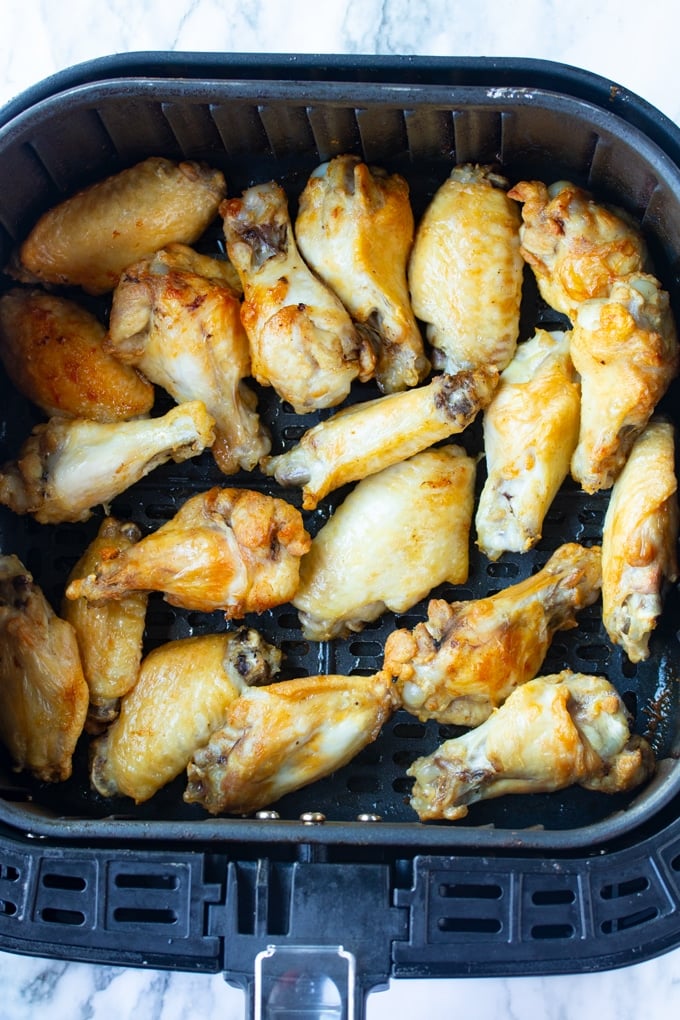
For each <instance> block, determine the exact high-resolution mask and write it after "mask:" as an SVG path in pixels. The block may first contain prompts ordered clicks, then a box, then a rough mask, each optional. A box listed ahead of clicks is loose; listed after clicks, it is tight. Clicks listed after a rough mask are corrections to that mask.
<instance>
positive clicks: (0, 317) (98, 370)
mask: <svg viewBox="0 0 680 1020" xmlns="http://www.w3.org/2000/svg"><path fill="white" fill-rule="evenodd" d="M105 336H106V329H105V327H104V326H103V325H102V324H101V322H100V321H99V319H97V318H96V316H94V315H93V314H92V313H91V312H89V311H88V310H87V309H85V308H82V307H81V306H80V305H78V304H77V303H76V302H75V301H71V300H69V299H67V298H64V297H58V296H56V295H54V294H48V293H46V292H45V291H42V290H38V289H37V288H30V289H21V288H19V287H14V288H13V289H12V290H10V291H8V292H7V293H6V294H3V296H2V297H0V358H2V363H3V365H4V367H5V371H6V372H7V375H8V376H9V378H10V379H11V381H12V382H13V383H14V385H15V386H16V388H17V389H18V390H19V391H20V392H21V393H23V395H24V396H25V397H28V399H29V400H31V401H33V403H34V404H36V405H37V406H38V407H39V408H41V410H43V411H44V412H45V414H46V415H47V416H48V417H52V416H53V415H64V416H66V417H68V418H89V419H90V420H92V421H103V422H111V421H124V420H125V419H127V418H138V417H140V416H141V415H145V414H148V412H149V411H150V410H151V407H152V406H153V402H154V388H153V386H152V385H151V383H150V382H149V381H148V380H147V379H145V378H144V377H143V376H141V375H140V374H139V372H137V371H136V370H135V369H134V368H130V367H129V366H128V365H121V363H120V361H118V359H117V358H114V357H113V355H111V354H110V353H108V351H106V350H105V349H104V338H105Z"/></svg>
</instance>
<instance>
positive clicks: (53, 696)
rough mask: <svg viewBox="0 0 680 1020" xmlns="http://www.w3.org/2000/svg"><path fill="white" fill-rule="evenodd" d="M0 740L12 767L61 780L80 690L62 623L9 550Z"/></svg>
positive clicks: (4, 574) (73, 644)
mask: <svg viewBox="0 0 680 1020" xmlns="http://www.w3.org/2000/svg"><path fill="white" fill-rule="evenodd" d="M0 677H1V678H2V682H1V683H0V739H1V740H2V742H3V743H4V744H5V746H6V747H7V749H8V751H9V753H10V755H11V757H12V760H13V762H14V766H15V768H16V770H17V771H21V770H23V769H26V770H28V771H29V772H32V773H33V774H34V775H35V776H36V777H37V778H38V779H41V780H43V781H44V782H60V781H62V780H64V779H68V778H69V776H70V775H71V771H72V757H73V752H74V750H75V747H76V744H77V742H78V738H79V737H80V734H81V733H82V730H83V725H84V723H85V715H86V713H87V702H88V691H87V683H86V682H85V677H84V676H83V670H82V666H81V662H80V654H79V652H78V642H77V641H76V636H75V633H74V631H73V628H72V627H71V624H70V623H67V622H66V621H65V620H62V619H61V618H60V617H58V616H57V615H56V614H55V613H54V610H53V609H52V607H51V606H50V604H49V603H48V601H47V599H46V598H45V596H44V594H43V592H42V591H41V590H40V588H39V587H38V585H37V584H35V582H34V581H33V577H32V576H31V574H30V573H29V572H28V571H27V570H26V568H25V567H24V566H23V564H22V563H21V561H20V560H19V558H18V557H17V556H14V555H10V556H0Z"/></svg>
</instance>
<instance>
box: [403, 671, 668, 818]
mask: <svg viewBox="0 0 680 1020" xmlns="http://www.w3.org/2000/svg"><path fill="white" fill-rule="evenodd" d="M654 769H655V762H654V754H653V752H652V749H651V747H650V746H649V744H648V743H647V741H646V740H644V738H643V737H640V736H637V735H631V732H630V727H629V717H628V713H627V711H626V708H625V706H624V704H623V702H622V700H621V698H620V697H619V695H618V693H617V691H616V688H615V687H613V686H612V684H610V683H609V681H608V680H606V679H605V678H604V677H597V676H587V675H585V674H583V673H571V672H570V671H569V670H565V671H564V672H562V673H555V674H552V675H551V676H543V677H537V678H536V679H535V680H530V681H529V682H528V683H526V684H524V685H523V686H522V687H519V688H518V689H517V690H516V691H514V692H513V693H512V694H511V695H510V697H509V698H508V700H507V701H506V702H505V704H504V705H502V706H501V708H499V709H498V711H497V712H494V714H493V715H492V716H490V717H489V718H488V719H487V720H486V722H484V723H482V725H481V726H479V727H478V728H477V729H474V730H470V731H469V732H468V733H464V734H463V735H462V736H460V737H456V738H454V739H453V740H447V741H445V742H444V743H443V744H442V745H441V747H439V748H438V749H437V750H436V751H435V752H434V753H433V754H431V755H428V756H427V757H423V758H418V759H417V760H416V761H415V762H414V763H413V764H412V765H411V767H410V768H409V769H408V772H407V775H409V776H413V777H414V778H415V784H414V786H413V790H412V792H411V806H412V807H413V809H414V810H415V811H416V813H417V814H418V816H419V818H420V819H421V821H431V820H435V819H447V820H448V821H455V820H457V819H459V818H464V817H465V816H466V815H467V813H468V804H473V803H475V802H476V801H480V800H489V799H491V798H493V797H502V796H505V795H507V794H512V793H515V794H516V793H549V792H553V791H555V790H562V789H564V788H565V787H567V786H572V785H573V784H576V783H578V785H579V786H583V787H585V788H586V789H587V790H598V791H600V792H602V793H622V792H624V791H627V790H632V789H635V787H637V786H639V785H640V784H641V783H643V782H644V781H645V780H646V779H648V778H649V777H650V776H651V775H652V774H653V772H654Z"/></svg>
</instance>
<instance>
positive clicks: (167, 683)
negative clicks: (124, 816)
mask: <svg viewBox="0 0 680 1020" xmlns="http://www.w3.org/2000/svg"><path fill="white" fill-rule="evenodd" d="M280 660H281V653H280V652H279V651H278V650H277V649H276V648H274V647H273V646H271V645H269V644H267V643H266V642H265V641H263V639H262V638H261V636H260V635H259V634H258V633H257V631H254V630H245V629H241V630H237V631H229V632H227V633H224V634H204V635H201V636H197V637H189V638H181V639H179V640H177V641H170V642H168V643H167V644H164V645H161V646H160V647H159V648H155V649H154V650H153V651H151V652H149V654H148V655H147V656H146V658H145V659H144V661H143V663H142V667H141V670H140V673H139V680H138V681H137V683H136V685H135V687H134V688H133V690H131V691H130V693H129V694H127V695H126V696H125V697H124V698H123V700H122V703H121V709H120V715H119V716H118V718H117V719H116V721H115V722H114V723H113V725H112V726H110V727H109V729H108V730H107V731H106V733H105V734H103V735H102V736H101V737H99V738H98V739H97V740H95V741H94V742H93V744H92V756H91V771H90V778H91V782H92V786H93V787H94V788H95V789H96V790H97V791H98V792H99V793H101V794H102V795H103V796H105V797H113V796H121V795H123V796H125V797H132V798H133V799H134V800H135V801H136V802H137V803H138V804H139V803H141V802H143V801H145V800H148V799H149V797H152V796H153V795H154V794H155V793H156V792H157V791H158V790H159V789H160V788H161V787H162V786H165V784H166V783H169V782H170V781H171V780H172V779H174V778H175V776H177V775H179V773H180V772H182V771H183V769H185V768H186V767H187V765H188V763H189V761H190V760H191V756H192V754H194V752H195V751H196V750H197V749H198V748H200V747H203V746H204V744H206V743H207V742H208V740H209V739H210V736H211V734H212V733H214V732H215V731H216V730H218V729H219V728H220V727H221V726H223V725H224V723H225V721H226V719H227V715H228V711H229V707H230V706H231V705H232V704H233V702H234V701H235V700H236V699H237V698H238V697H239V696H240V695H241V693H242V692H243V691H244V690H246V689H247V687H248V685H249V684H264V683H269V681H270V680H271V679H272V678H273V676H274V675H275V674H276V673H277V672H278V669H279V665H280Z"/></svg>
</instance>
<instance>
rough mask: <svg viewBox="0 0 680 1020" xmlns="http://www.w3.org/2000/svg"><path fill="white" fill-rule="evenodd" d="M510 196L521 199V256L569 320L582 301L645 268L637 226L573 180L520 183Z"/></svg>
mask: <svg viewBox="0 0 680 1020" xmlns="http://www.w3.org/2000/svg"><path fill="white" fill-rule="evenodd" d="M508 195H509V196H510V198H514V199H516V200H517V201H518V202H521V203H523V204H522V227H521V229H520V240H521V252H522V256H523V257H524V259H525V261H526V262H527V264H528V265H529V266H530V267H531V269H532V270H533V273H534V276H535V278H536V283H537V285H538V289H539V292H540V294H541V297H542V298H543V300H544V301H545V302H546V303H547V304H549V305H550V307H551V308H554V309H555V310H556V311H558V312H562V313H563V314H564V315H568V316H569V317H570V318H571V317H572V316H573V315H574V313H575V311H576V309H577V308H578V306H579V304H580V303H581V302H582V301H587V300H589V299H590V298H599V297H606V296H607V295H608V294H609V291H610V289H611V287H612V285H613V284H614V283H615V282H616V280H617V279H619V278H620V277H622V276H626V275H627V274H628V273H638V272H640V271H642V270H644V269H645V268H646V266H647V250H646V246H645V243H644V240H643V238H642V235H641V233H640V231H639V230H638V228H637V226H635V225H634V224H633V223H632V222H631V221H630V220H629V218H628V217H627V216H625V215H624V214H623V213H621V212H620V211H618V210H617V211H614V210H612V209H609V208H607V207H606V206H605V205H603V204H601V203H598V202H596V201H595V200H594V199H593V197H592V196H591V195H590V194H589V193H588V192H587V191H584V190H583V189H582V188H579V187H577V186H576V185H574V184H571V183H570V182H569V181H556V182H555V183H554V184H551V185H550V186H549V187H548V186H546V185H545V184H543V183H542V182H541V181H520V182H519V183H518V184H516V185H515V186H514V188H511V189H510V191H509V192H508Z"/></svg>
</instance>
